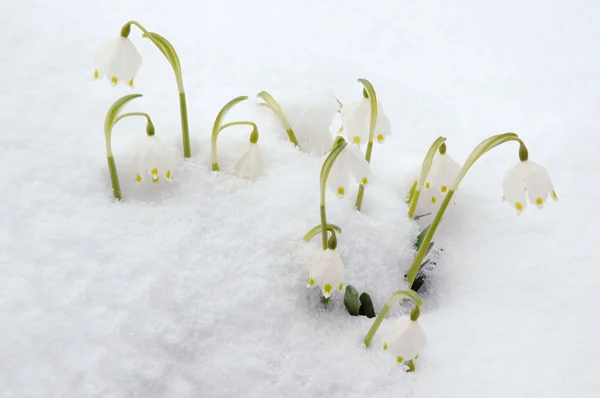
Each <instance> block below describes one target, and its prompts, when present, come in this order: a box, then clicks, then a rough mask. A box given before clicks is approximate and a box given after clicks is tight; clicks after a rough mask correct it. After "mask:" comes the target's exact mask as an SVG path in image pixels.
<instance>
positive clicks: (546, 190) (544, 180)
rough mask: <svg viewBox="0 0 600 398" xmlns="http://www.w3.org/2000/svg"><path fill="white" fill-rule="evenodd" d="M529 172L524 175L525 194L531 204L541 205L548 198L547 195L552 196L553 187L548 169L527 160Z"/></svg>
mask: <svg viewBox="0 0 600 398" xmlns="http://www.w3.org/2000/svg"><path fill="white" fill-rule="evenodd" d="M526 163H527V165H528V166H529V172H528V173H527V175H526V177H525V181H526V184H527V195H528V196H529V201H530V202H531V204H532V205H535V206H537V207H540V208H541V207H542V206H543V204H544V203H545V202H546V200H547V199H548V196H553V192H554V187H553V186H552V181H551V180H550V175H549V174H548V171H546V169H545V168H544V167H542V166H540V165H539V164H537V163H534V162H532V161H527V162H526Z"/></svg>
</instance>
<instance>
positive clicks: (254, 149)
mask: <svg viewBox="0 0 600 398" xmlns="http://www.w3.org/2000/svg"><path fill="white" fill-rule="evenodd" d="M233 168H234V170H235V175H236V176H238V177H240V178H244V179H246V180H249V181H256V179H257V178H258V177H259V176H260V175H261V174H262V173H263V161H262V156H261V155H260V151H259V149H258V144H255V143H252V142H251V143H250V147H249V148H248V150H247V151H246V153H244V155H242V157H241V158H240V159H239V160H238V161H237V162H235V165H234V166H233Z"/></svg>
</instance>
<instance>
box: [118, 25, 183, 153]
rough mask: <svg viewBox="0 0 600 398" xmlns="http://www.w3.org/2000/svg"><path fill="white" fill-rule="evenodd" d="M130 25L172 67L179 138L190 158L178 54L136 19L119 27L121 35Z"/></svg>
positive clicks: (129, 31) (169, 44)
mask: <svg viewBox="0 0 600 398" xmlns="http://www.w3.org/2000/svg"><path fill="white" fill-rule="evenodd" d="M131 25H135V26H137V27H138V29H140V30H141V31H142V33H143V35H142V37H146V38H148V39H150V41H151V42H152V43H153V44H154V45H155V46H156V48H158V49H159V50H160V52H161V53H162V54H163V55H164V56H165V58H166V59H167V61H169V64H171V67H172V68H173V72H174V73H175V80H176V82H177V90H178V91H179V113H180V116H181V138H182V142H183V156H184V157H186V158H190V157H191V156H192V148H191V145H190V129H189V124H188V115H187V100H186V97H185V90H184V89H183V77H182V74H181V62H180V61H179V56H178V55H177V52H176V51H175V48H174V47H173V45H172V44H171V43H170V42H169V41H168V40H167V39H166V38H164V37H163V36H161V35H159V34H158V33H154V32H149V31H148V30H147V29H146V28H144V27H143V26H142V25H141V24H140V23H139V22H137V21H133V20H132V21H128V22H126V23H125V24H124V25H123V27H122V28H121V36H122V37H128V36H129V34H130V33H131Z"/></svg>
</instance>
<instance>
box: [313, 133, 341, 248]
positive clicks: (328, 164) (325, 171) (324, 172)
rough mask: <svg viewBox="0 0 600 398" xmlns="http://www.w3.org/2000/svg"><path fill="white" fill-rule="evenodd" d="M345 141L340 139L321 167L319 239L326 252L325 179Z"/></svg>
mask: <svg viewBox="0 0 600 398" xmlns="http://www.w3.org/2000/svg"><path fill="white" fill-rule="evenodd" d="M346 145H348V144H347V143H346V141H344V140H343V139H341V140H340V141H339V143H338V144H337V145H336V146H335V147H334V148H333V149H332V150H331V152H330V153H329V155H328V156H327V158H326V159H325V162H323V166H322V167H321V178H320V188H321V195H320V215H321V239H322V243H323V250H327V228H328V224H327V213H326V212H325V193H326V191H327V178H329V172H330V171H331V167H332V166H333V163H334V162H335V160H336V159H337V157H338V156H339V154H340V153H341V152H342V151H343V150H344V148H346Z"/></svg>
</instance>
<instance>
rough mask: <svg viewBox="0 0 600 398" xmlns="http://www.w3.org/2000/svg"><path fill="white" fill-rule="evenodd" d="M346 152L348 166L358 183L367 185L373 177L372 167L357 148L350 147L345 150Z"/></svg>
mask: <svg viewBox="0 0 600 398" xmlns="http://www.w3.org/2000/svg"><path fill="white" fill-rule="evenodd" d="M344 152H346V157H347V159H348V166H349V168H350V172H351V173H352V175H353V176H354V178H355V179H356V182H358V183H359V184H363V185H367V184H368V183H369V178H370V177H371V167H370V166H369V162H367V160H366V159H365V157H364V156H363V153H362V151H361V150H360V149H359V148H358V147H357V146H354V145H348V146H346V148H344Z"/></svg>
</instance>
